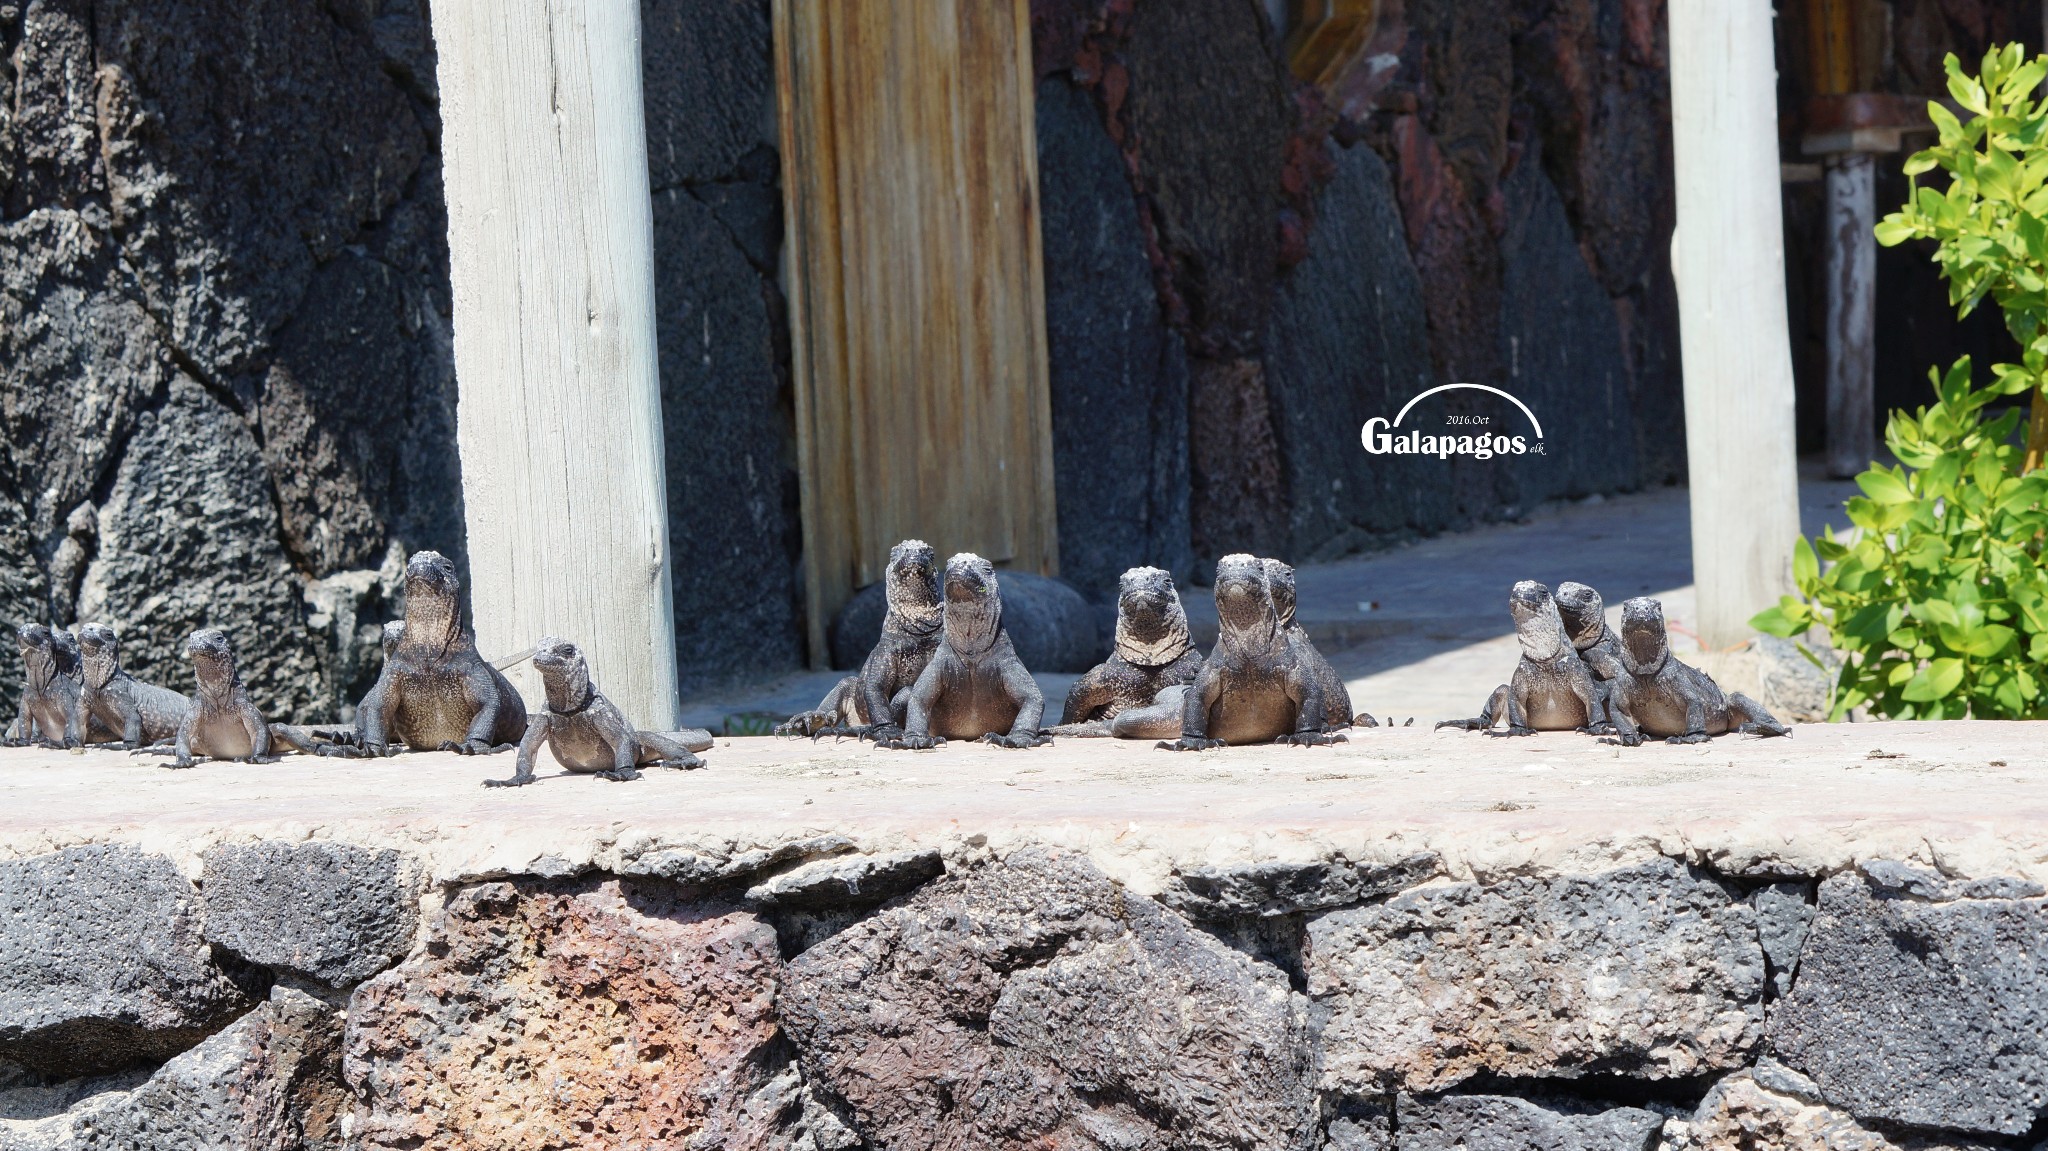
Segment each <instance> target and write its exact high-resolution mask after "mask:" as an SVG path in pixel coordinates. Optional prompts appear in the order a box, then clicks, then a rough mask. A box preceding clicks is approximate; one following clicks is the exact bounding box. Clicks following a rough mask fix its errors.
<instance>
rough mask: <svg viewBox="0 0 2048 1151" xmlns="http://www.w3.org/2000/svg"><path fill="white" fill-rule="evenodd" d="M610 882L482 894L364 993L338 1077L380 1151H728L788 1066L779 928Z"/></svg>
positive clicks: (758, 1126)
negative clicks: (756, 1099)
mask: <svg viewBox="0 0 2048 1151" xmlns="http://www.w3.org/2000/svg"><path fill="white" fill-rule="evenodd" d="M671 891H672V889H669V888H666V887H665V886H663V885H646V886H642V885H638V884H634V883H632V882H631V881H621V880H616V879H610V880H604V881H602V882H598V883H594V884H593V883H583V884H576V885H568V886H564V885H551V884H545V883H535V882H513V883H487V884H481V885H479V886H476V887H471V888H468V889H466V890H464V891H462V892H460V893H459V894H457V895H456V896H455V897H454V898H453V899H452V900H450V902H449V904H448V907H447V908H446V910H445V911H444V912H442V914H441V916H440V917H439V919H438V921H437V922H436V923H435V924H434V926H433V928H432V932H431V936H430V939H429V941H428V944H427V947H426V949H425V953H424V954H423V955H419V956H416V957H414V958H413V959H411V960H409V961H408V962H406V963H405V964H403V965H401V966H399V967H397V968H394V969H393V970H391V971H387V972H385V973H384V974H383V975H380V976H378V977H377V978H376V979H373V980H371V981H370V982H368V983H366V984H364V985H363V987H362V988H361V989H360V990H359V991H357V993H356V995H355V998H354V1001H353V1003H352V1005H351V1009H350V1011H349V1028H348V1039H347V1049H346V1053H347V1057H346V1063H345V1072H346V1074H347V1076H348V1081H349V1083H350V1085H351V1086H352V1087H354V1088H355V1090H356V1091H357V1093H358V1094H359V1095H360V1096H361V1098H362V1100H363V1103H362V1106H361V1109H360V1110H359V1112H358V1113H357V1115H356V1117H355V1118H356V1122H355V1132H354V1134H355V1137H356V1139H357V1140H358V1141H359V1142H360V1145H361V1146H362V1147H363V1148H365V1151H374V1149H377V1148H400V1147H403V1148H408V1149H418V1151H429V1149H448V1151H455V1149H466V1148H478V1149H485V1148H488V1149H490V1151H524V1149H531V1151H542V1149H555V1148H582V1147H633V1148H682V1147H686V1146H687V1147H692V1148H696V1147H719V1148H728V1149H737V1148H746V1147H770V1146H777V1145H780V1144H782V1143H783V1142H785V1140H783V1139H782V1138H781V1135H780V1134H779V1133H778V1131H777V1130H776V1129H775V1128H774V1127H773V1125H772V1123H771V1122H770V1120H772V1119H773V1118H774V1113H772V1112H771V1113H770V1114H767V1115H765V1116H764V1115H763V1114H760V1113H759V1112H760V1110H761V1109H758V1108H757V1109H756V1110H755V1112H749V1111H748V1109H747V1107H746V1104H747V1100H748V1098H749V1096H751V1095H754V1094H755V1093H756V1092H758V1091H759V1090H760V1089H761V1088H763V1087H764V1086H766V1085H767V1084H768V1083H769V1081H770V1079H771V1078H772V1077H773V1074H774V1072H775V1070H776V1066H775V1064H776V1063H777V1062H778V1060H776V1059H775V1058H773V1056H774V1055H775V1053H776V1051H777V1043H776V1041H777V1037H778V1031H777V1027H776V1023H775V1017H774V1012H773V1007H774V999H775V989H776V984H777V981H778V979H779V978H780V976H781V971H782V960H781V956H780V954H779V952H778V951H777V950H776V942H775V931H774V929H773V928H771V927H770V926H769V925H768V924H766V923H764V922H763V921H761V920H760V919H758V918H756V917H755V916H753V915H751V914H748V913H746V912H741V911H735V910H732V909H730V908H727V907H724V906H721V905H714V904H698V903H690V902H686V901H683V900H680V899H678V898H675V897H674V896H673V895H672V894H670V892H671Z"/></svg>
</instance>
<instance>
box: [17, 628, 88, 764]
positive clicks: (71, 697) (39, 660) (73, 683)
mask: <svg viewBox="0 0 2048 1151" xmlns="http://www.w3.org/2000/svg"><path fill="white" fill-rule="evenodd" d="M58 636H63V637H64V638H63V639H62V640H60V639H58V638H57V637H58ZM70 639H71V634H70V633H69V632H66V631H63V630H61V629H58V630H54V631H53V630H52V629H51V628H47V627H44V626H43V625H42V624H39V623H32V624H29V625H28V626H27V627H24V628H22V629H21V630H20V631H19V632H18V633H16V635H15V641H16V643H17V644H18V645H19V646H20V648H21V668H22V682H21V707H20V713H19V714H18V715H17V716H16V717H15V721H14V725H13V727H12V732H13V734H12V735H11V736H10V737H9V738H8V739H7V740H6V741H5V742H6V745H7V746H8V747H28V746H31V745H33V746H37V747H67V746H71V745H72V744H74V743H75V742H76V741H77V738H78V733H79V729H78V728H75V727H74V726H72V725H73V723H74V721H75V718H76V714H77V711H78V692H79V677H78V657H77V651H78V649H77V647H76V646H75V645H73V644H69V643H66V642H65V641H67V640H70Z"/></svg>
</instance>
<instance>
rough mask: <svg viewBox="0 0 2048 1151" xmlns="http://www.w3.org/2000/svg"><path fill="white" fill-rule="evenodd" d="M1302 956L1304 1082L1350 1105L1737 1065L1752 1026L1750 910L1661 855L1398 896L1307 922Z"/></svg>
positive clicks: (1755, 953) (1754, 963)
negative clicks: (1313, 1063)
mask: <svg viewBox="0 0 2048 1151" xmlns="http://www.w3.org/2000/svg"><path fill="white" fill-rule="evenodd" d="M1304 963H1305V967H1306V972H1307V977H1308V991H1309V995H1310V996H1311V997H1312V998H1313V999H1314V1000H1316V1002H1317V1003H1318V1005H1319V1006H1320V1007H1321V1008H1322V1009H1323V1011H1324V1012H1325V1013H1326V1021H1325V1022H1324V1024H1323V1030H1322V1044H1323V1074H1322V1085H1323V1087H1324V1088H1325V1089H1327V1090H1340V1091H1346V1092H1350V1093H1354V1094H1360V1095H1364V1094H1373V1093H1377V1092H1381V1091H1386V1090H1389V1089H1402V1090H1409V1091H1433V1090H1441V1089H1442V1088H1445V1087H1449V1086H1452V1085H1454V1084H1457V1083H1460V1082H1463V1081H1464V1080H1466V1079H1469V1078H1471V1077H1472V1076H1474V1075H1477V1074H1479V1073H1481V1072H1491V1073H1494V1074H1497V1075H1504V1076H1516V1077H1544V1078H1575V1077H1577V1076H1580V1075H1585V1074H1589V1073H1593V1072H1601V1073H1615V1074H1622V1075H1631V1076H1637V1077H1641V1078H1646V1079H1667V1078H1680V1077H1685V1076H1692V1075H1698V1074H1702V1073H1705V1072H1709V1071H1714V1070H1718V1069H1722V1068H1731V1067H1736V1066H1740V1065H1741V1064H1742V1063H1744V1062H1745V1061H1746V1058H1747V1056H1748V1054H1749V1052H1750V1050H1751V1049H1752V1048H1753V1047H1754V1046H1755V1044H1756V1041H1757V1039H1758V1037H1759V1034H1760V1032H1761V1031H1762V1024H1763V1007H1762V1002H1761V1000H1762V995H1763V983H1764V957H1763V951H1762V948H1761V947H1760V946H1759V945H1758V943H1757V930H1756V914H1755V912H1754V911H1753V910H1751V908H1750V907H1749V905H1748V904H1747V903H1743V902H1741V901H1740V900H1737V899H1734V898H1732V897H1731V896H1730V895H1729V893H1728V892H1727V891H1726V890H1725V889H1723V888H1722V886H1721V885H1720V884H1718V883H1716V882H1714V881H1713V880H1712V879H1710V878H1708V877H1706V876H1704V875H1702V874H1700V873H1697V872H1694V871H1691V870H1689V869H1687V868H1685V867H1682V866H1680V865H1679V864H1677V863H1675V862H1673V861H1671V860H1668V859H1659V860H1655V861H1653V862H1649V863H1642V864H1638V865H1635V866H1633V867H1626V868H1621V869H1618V870H1615V871H1608V872H1601V873H1598V874H1592V875H1568V876H1562V877H1559V878H1556V879H1551V880H1537V879H1512V880H1508V881H1506V882H1503V883H1499V884H1494V885H1490V886H1482V885H1480V884H1475V883H1457V884H1447V885H1442V886H1436V887H1423V888H1415V889H1412V890H1409V891H1406V892H1403V893H1401V894H1400V895H1397V896H1394V897H1393V898H1392V899H1390V900H1388V901H1386V902H1385V903H1381V904H1376V905H1372V906H1367V907H1360V908H1355V909H1352V910H1348V911H1337V912H1332V913H1330V914H1328V915H1325V916H1322V917H1320V918H1318V919H1316V920H1313V921H1312V922H1311V923H1310V924H1309V930H1308V947H1307V950H1306V955H1305V959H1304Z"/></svg>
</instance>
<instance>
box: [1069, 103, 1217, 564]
mask: <svg viewBox="0 0 2048 1151" xmlns="http://www.w3.org/2000/svg"><path fill="white" fill-rule="evenodd" d="M1037 115H1038V198H1039V205H1040V209H1039V216H1040V220H1041V223H1040V231H1041V233H1042V235H1043V237H1044V241H1043V248H1044V263H1045V338H1046V352H1047V364H1046V371H1047V376H1048V377H1049V380H1050V386H1051V392H1052V458H1053V472H1054V475H1055V477H1056V480H1057V483H1056V485H1055V486H1056V488H1057V495H1058V511H1059V524H1060V575H1061V577H1062V578H1064V579H1066V580H1069V581H1071V582H1072V583H1073V584H1074V586H1076V587H1078V588H1080V589H1081V590H1082V591H1083V592H1084V593H1085V594H1087V595H1089V596H1091V597H1093V598H1095V599H1097V600H1106V599H1110V598H1113V597H1114V596H1115V594H1116V585H1117V577H1118V576H1120V575H1122V574H1123V571H1124V569H1125V568H1128V567H1132V566H1134V565H1138V564H1150V565H1152V566H1154V567H1160V568H1165V569H1166V570H1167V571H1170V572H1172V573H1174V575H1175V576H1176V577H1178V578H1181V579H1185V578H1186V577H1187V576H1188V574H1189V572H1190V571H1191V570H1192V567H1193V553H1192V551H1191V550H1190V545H1189V542H1188V432H1187V416H1188V394H1187V393H1188V378H1187V354H1186V352H1185V350H1184V348H1183V346H1182V344H1181V340H1180V337H1179V336H1178V335H1176V334H1174V333H1173V332H1171V331H1169V330H1168V328H1167V327H1166V324H1165V322H1164V320H1163V319H1162V318H1161V315H1160V310H1159V295H1158V291H1157V289H1156V288H1155V287H1154V285H1153V278H1152V263H1151V261H1150V260H1149V259H1147V258H1146V255H1145V231H1144V225H1143V223H1142V222H1141V221H1140V220H1139V218H1138V201H1137V197H1136V195H1134V194H1133V193H1132V191H1131V183H1130V177H1129V176H1128V175H1127V174H1126V172H1125V170H1124V160H1123V156H1122V155H1121V154H1120V153H1119V152H1118V151H1117V147H1116V143H1115V141H1113V140H1111V139H1110V137H1109V132H1108V130H1107V129H1105V128H1104V127H1103V123H1102V113H1101V111H1100V110H1098V109H1097V107H1096V105H1095V100H1094V98H1093V97H1091V96H1090V95H1089V94H1088V92H1087V91H1085V90H1083V89H1081V88H1078V87H1076V86H1075V85H1074V84H1072V83H1071V82H1069V81H1068V80H1067V79H1066V77H1065V76H1063V75H1055V76H1049V77H1047V78H1045V79H1043V80H1041V81H1039V83H1038V99H1037Z"/></svg>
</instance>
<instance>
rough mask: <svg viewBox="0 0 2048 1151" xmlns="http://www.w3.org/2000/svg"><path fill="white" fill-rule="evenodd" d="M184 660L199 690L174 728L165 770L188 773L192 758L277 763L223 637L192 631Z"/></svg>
mask: <svg viewBox="0 0 2048 1151" xmlns="http://www.w3.org/2000/svg"><path fill="white" fill-rule="evenodd" d="M185 657H186V658H187V659H190V660H191V661H192V674H193V677H194V678H195V679H196V680H197V681H198V684H199V690H198V691H196V692H194V693H193V694H192V696H191V705H192V708H191V710H190V711H188V712H186V713H185V721H184V722H183V723H181V724H179V725H178V734H177V736H176V737H175V741H174V742H173V744H172V746H171V747H170V748H169V749H168V752H169V754H171V755H173V756H174V757H175V758H174V759H173V760H172V761H171V762H170V763H167V764H165V765H164V766H166V767H191V766H192V765H193V763H194V762H196V760H195V759H194V757H195V756H204V757H205V758H208V759H232V760H238V761H240V762H243V763H276V762H277V757H276V756H274V755H272V754H270V725H269V724H268V723H265V722H264V720H263V713H262V712H260V711H258V710H256V705H255V704H254V703H251V702H250V701H249V692H248V690H247V689H245V688H244V687H243V686H242V677H241V676H240V675H239V674H237V673H236V671H235V650H234V648H233V647H232V646H230V645H229V643H228V637H227V635H226V633H224V632H221V631H219V630H218V629H215V628H204V629H201V630H199V631H195V632H193V633H192V634H191V636H190V637H188V638H187V639H186V640H185ZM165 753H166V749H165V748H164V747H162V746H161V745H158V746H155V747H144V748H138V749H136V752H135V754H138V755H163V754H165Z"/></svg>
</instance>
